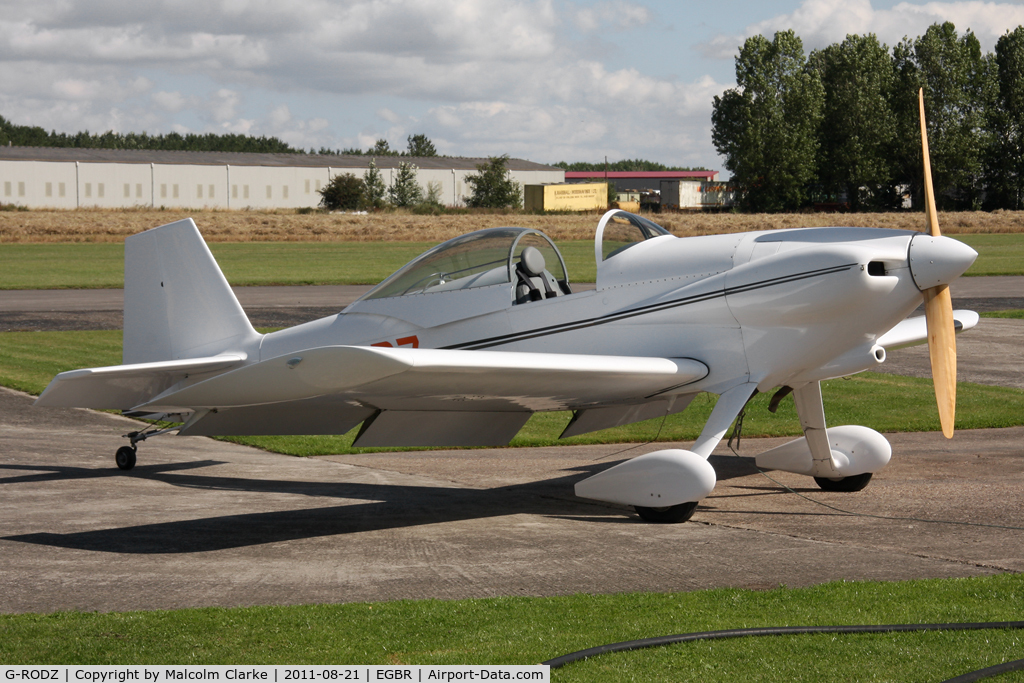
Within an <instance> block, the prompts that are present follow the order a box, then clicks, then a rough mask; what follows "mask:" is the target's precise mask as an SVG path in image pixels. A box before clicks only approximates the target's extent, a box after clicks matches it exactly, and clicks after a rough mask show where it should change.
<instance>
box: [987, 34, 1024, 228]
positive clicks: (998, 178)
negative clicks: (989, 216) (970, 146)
mask: <svg viewBox="0 0 1024 683" xmlns="http://www.w3.org/2000/svg"><path fill="white" fill-rule="evenodd" d="M995 63H996V83H997V91H996V94H995V101H994V102H993V103H992V105H991V106H990V107H989V108H988V112H987V115H986V127H987V129H988V139H989V142H990V145H989V149H988V154H987V156H986V160H985V177H986V179H987V182H986V190H987V197H986V202H985V208H989V209H994V208H1002V209H1014V210H1019V209H1022V208H1024V26H1018V27H1017V28H1016V29H1014V30H1013V31H1007V32H1006V34H1005V35H1003V36H1002V37H1000V38H999V40H998V41H997V42H996V52H995Z"/></svg>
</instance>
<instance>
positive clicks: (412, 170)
mask: <svg viewBox="0 0 1024 683" xmlns="http://www.w3.org/2000/svg"><path fill="white" fill-rule="evenodd" d="M388 197H389V198H390V199H391V203H392V204H394V205H395V206H399V207H409V206H416V205H417V204H419V203H420V202H422V201H423V188H421V187H420V186H419V184H418V183H417V182H416V166H415V165H413V164H407V163H405V162H404V161H403V162H401V163H399V164H398V173H396V174H395V182H394V183H393V184H392V185H391V188H390V189H389V190H388Z"/></svg>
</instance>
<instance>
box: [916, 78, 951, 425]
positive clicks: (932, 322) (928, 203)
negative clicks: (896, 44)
mask: <svg viewBox="0 0 1024 683" xmlns="http://www.w3.org/2000/svg"><path fill="white" fill-rule="evenodd" d="M917 99H918V104H919V105H920V110H921V152H922V156H923V157H924V195H925V215H926V217H927V220H928V233H929V234H930V235H931V236H932V237H940V236H941V235H942V233H940V232H939V216H938V213H937V212H936V210H935V189H934V188H933V187H932V164H931V159H930V157H929V156H928V129H927V127H926V125H925V120H924V88H922V89H921V90H919V91H918V93H917ZM924 314H925V322H926V323H927V325H928V354H929V356H930V357H931V363H932V383H933V384H934V385H935V401H936V403H937V404H938V406H939V422H940V424H941V425H942V433H943V435H945V437H946V438H947V439H951V438H953V420H954V416H955V415H956V328H955V327H954V322H953V300H952V299H951V298H950V295H949V286H948V285H939V286H937V287H930V288H928V289H926V290H924Z"/></svg>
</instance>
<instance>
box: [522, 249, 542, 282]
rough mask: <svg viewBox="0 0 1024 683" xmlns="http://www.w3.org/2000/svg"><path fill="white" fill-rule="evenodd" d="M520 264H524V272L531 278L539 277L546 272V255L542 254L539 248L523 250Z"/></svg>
mask: <svg viewBox="0 0 1024 683" xmlns="http://www.w3.org/2000/svg"><path fill="white" fill-rule="evenodd" d="M519 262H520V263H522V264H523V270H525V271H526V274H527V275H529V276H530V277H538V276H539V275H540V274H541V273H543V272H544V254H542V253H540V249H538V248H537V247H526V248H525V249H523V254H522V256H520V257H519Z"/></svg>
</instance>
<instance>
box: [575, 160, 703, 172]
mask: <svg viewBox="0 0 1024 683" xmlns="http://www.w3.org/2000/svg"><path fill="white" fill-rule="evenodd" d="M555 166H558V167H559V168H562V169H565V170H566V171H604V170H605V169H607V170H609V171H706V170H708V169H706V168H704V167H703V166H695V167H690V166H666V165H665V164H659V163H658V162H657V161H648V160H647V159H622V160H620V161H613V162H611V163H608V164H606V163H604V162H603V161H594V162H591V161H574V162H572V163H567V162H565V161H559V162H558V163H557V164H555Z"/></svg>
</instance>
